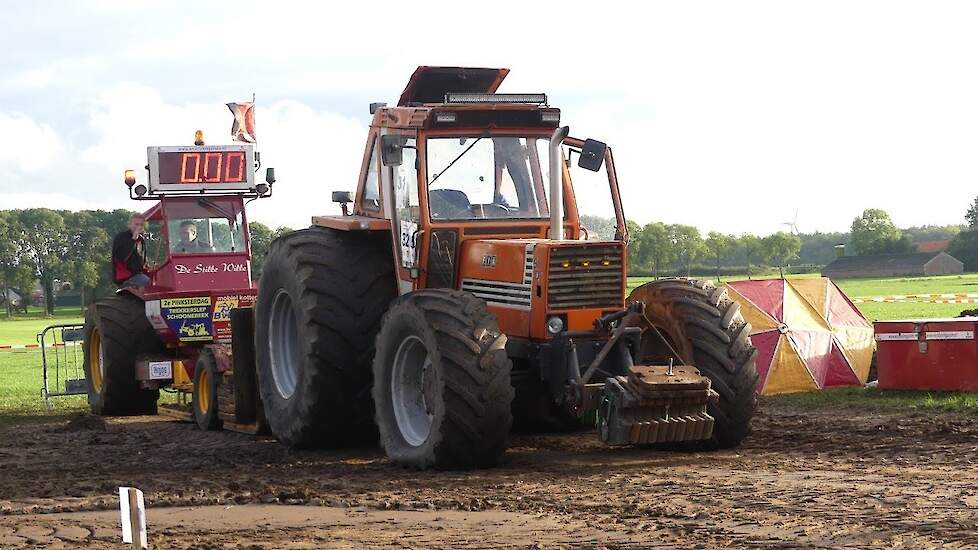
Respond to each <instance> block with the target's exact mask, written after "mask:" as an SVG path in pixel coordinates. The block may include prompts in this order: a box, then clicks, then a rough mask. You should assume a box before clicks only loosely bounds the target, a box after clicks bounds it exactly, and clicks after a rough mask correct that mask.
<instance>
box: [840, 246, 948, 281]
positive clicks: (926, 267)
mask: <svg viewBox="0 0 978 550" xmlns="http://www.w3.org/2000/svg"><path fill="white" fill-rule="evenodd" d="M963 271H964V264H963V263H961V260H958V259H957V258H955V257H954V256H951V255H950V254H948V253H947V252H917V253H913V254H874V255H870V256H842V257H839V258H836V259H835V261H834V262H832V263H830V264H829V265H827V266H825V268H824V269H822V276H823V277H829V278H832V279H851V278H858V277H899V276H903V275H947V274H951V273H962V272H963Z"/></svg>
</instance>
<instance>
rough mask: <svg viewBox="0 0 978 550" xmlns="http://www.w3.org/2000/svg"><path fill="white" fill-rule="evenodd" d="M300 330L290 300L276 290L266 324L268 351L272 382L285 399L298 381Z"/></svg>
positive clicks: (287, 296) (284, 293)
mask: <svg viewBox="0 0 978 550" xmlns="http://www.w3.org/2000/svg"><path fill="white" fill-rule="evenodd" d="M299 347H300V342H299V327H298V323H297V322H296V315H295V308H294V306H293V304H292V297H291V296H289V293H288V292H286V291H285V290H284V289H279V291H278V293H276V294H275V298H273V299H272V308H271V315H270V316H269V321H268V350H269V354H268V355H269V360H270V362H271V367H272V379H273V380H274V382H275V388H276V389H277V390H278V393H279V395H281V396H282V397H283V398H285V399H288V398H290V397H292V394H294V393H295V387H296V383H297V382H298V380H299V361H298V358H299Z"/></svg>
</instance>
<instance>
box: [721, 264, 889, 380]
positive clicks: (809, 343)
mask: <svg viewBox="0 0 978 550" xmlns="http://www.w3.org/2000/svg"><path fill="white" fill-rule="evenodd" d="M727 287H728V292H729V294H730V297H731V298H732V299H733V300H735V301H737V302H738V303H739V304H740V311H741V313H742V314H743V315H744V319H746V320H747V321H748V322H749V323H750V324H751V326H752V327H753V328H752V330H751V340H752V341H753V342H754V346H755V347H756V348H757V372H758V374H760V382H759V383H758V388H757V391H758V393H761V394H764V395H771V394H777V393H789V392H797V391H807V390H817V389H822V388H829V387H834V386H855V385H861V384H865V383H866V379H867V378H868V377H869V367H870V363H871V362H872V359H873V346H874V341H873V326H872V325H871V324H870V323H869V322H868V321H866V318H865V317H863V315H862V313H860V312H859V310H858V309H856V306H854V305H853V304H852V302H851V301H850V300H849V298H848V297H846V295H845V294H843V293H842V291H841V290H839V287H837V286H836V285H835V283H833V282H832V281H831V280H829V279H827V278H825V277H819V278H810V279H808V278H804V279H763V280H754V281H736V282H732V283H728V284H727Z"/></svg>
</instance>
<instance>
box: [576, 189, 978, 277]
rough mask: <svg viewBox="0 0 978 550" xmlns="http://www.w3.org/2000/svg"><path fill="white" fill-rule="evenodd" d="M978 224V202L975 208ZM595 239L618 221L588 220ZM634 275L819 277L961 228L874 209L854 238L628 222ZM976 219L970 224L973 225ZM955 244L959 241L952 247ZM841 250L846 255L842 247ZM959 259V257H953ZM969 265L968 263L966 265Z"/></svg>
mask: <svg viewBox="0 0 978 550" xmlns="http://www.w3.org/2000/svg"><path fill="white" fill-rule="evenodd" d="M972 218H974V221H975V222H976V223H978V199H976V204H975V206H974V207H973V216H972ZM582 223H583V224H584V226H585V227H587V228H588V232H589V237H590V238H604V239H610V238H612V237H613V236H614V232H615V222H614V220H613V219H607V218H599V217H596V216H582ZM626 223H627V228H628V235H629V241H630V243H629V250H628V263H629V272H630V273H629V274H630V275H645V276H653V277H659V276H662V275H673V276H675V275H681V276H689V275H691V274H698V275H704V274H713V275H716V276H718V277H719V276H720V274H721V273H728V274H733V273H736V274H742V273H746V274H748V276H750V275H753V274H754V273H756V272H759V271H763V270H767V269H770V268H777V270H778V271H779V272H780V273H781V274H784V272H785V270H786V269H788V268H790V269H791V270H793V271H817V270H819V269H820V268H821V267H823V266H825V265H827V264H829V263H831V262H832V261H834V260H835V258H836V257H837V256H838V254H840V253H845V254H847V255H875V254H899V253H910V252H914V251H915V250H916V247H917V243H920V242H924V241H938V240H951V239H953V238H955V236H956V235H958V234H959V233H961V230H962V226H960V225H925V226H916V227H908V228H905V229H900V228H898V227H897V226H896V225H895V224H894V223H893V220H892V219H891V218H890V215H889V213H887V212H886V211H885V210H881V209H878V208H868V209H866V210H864V211H863V212H862V214H860V215H859V216H857V217H856V218H854V219H853V221H852V224H851V225H850V230H849V231H848V232H819V231H816V232H814V233H794V232H788V231H779V232H776V233H772V234H770V235H766V236H758V235H755V234H752V233H741V234H727V233H722V232H718V231H710V232H708V233H706V234H705V235H704V234H702V233H701V232H700V230H699V229H698V228H696V227H694V226H690V225H684V224H665V223H662V222H651V223H648V224H645V225H639V224H638V223H635V222H633V221H631V220H629V221H627V222H626ZM970 223H971V218H969V224H970ZM972 227H973V228H975V233H969V235H971V236H972V237H973V238H974V242H975V269H978V226H972ZM952 244H953V241H952ZM840 246H841V250H840V248H839V247H840ZM952 254H953V253H952ZM962 261H963V259H962Z"/></svg>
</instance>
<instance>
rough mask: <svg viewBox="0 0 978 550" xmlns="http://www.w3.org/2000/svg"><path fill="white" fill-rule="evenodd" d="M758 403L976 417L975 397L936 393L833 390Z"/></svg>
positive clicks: (763, 399) (977, 405)
mask: <svg viewBox="0 0 978 550" xmlns="http://www.w3.org/2000/svg"><path fill="white" fill-rule="evenodd" d="M761 399H762V401H768V400H776V401H780V402H782V403H786V404H790V405H794V406H797V407H798V408H802V409H803V408H807V407H819V408H826V407H830V408H833V409H853V408H857V409H860V410H866V409H873V410H878V411H893V412H895V411H918V412H941V411H947V412H958V413H966V414H975V415H978V394H976V393H965V392H939V391H936V392H935V391H932V392H928V391H897V390H885V391H884V390H880V389H877V388H837V389H831V390H822V391H813V392H803V393H792V394H787V395H775V396H771V397H762V398H761Z"/></svg>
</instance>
